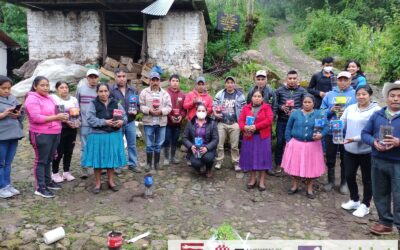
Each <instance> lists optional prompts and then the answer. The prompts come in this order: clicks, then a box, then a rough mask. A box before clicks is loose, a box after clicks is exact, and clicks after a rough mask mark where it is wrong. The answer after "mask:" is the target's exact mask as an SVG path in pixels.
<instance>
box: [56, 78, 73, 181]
mask: <svg viewBox="0 0 400 250" xmlns="http://www.w3.org/2000/svg"><path fill="white" fill-rule="evenodd" d="M56 90H57V95H51V96H52V97H53V98H54V100H55V101H56V103H57V105H58V110H59V111H60V110H64V111H65V112H66V113H69V114H70V115H71V112H70V111H71V108H79V104H78V100H77V99H76V98H75V97H73V96H71V95H70V94H69V85H68V83H66V82H61V81H59V82H57V83H56ZM78 115H79V114H78ZM61 125H62V130H61V139H60V144H58V147H57V157H56V158H55V159H53V164H52V168H53V174H52V176H51V178H52V179H53V181H54V182H63V181H64V180H67V181H73V180H75V177H74V176H72V174H71V173H70V166H71V159H72V152H73V151H74V146H75V139H76V134H77V130H78V128H79V126H80V122H79V121H78V120H76V122H72V121H66V122H62V124H61ZM61 159H63V170H64V172H63V174H62V176H61V175H60V174H59V172H58V170H59V166H60V162H61Z"/></svg>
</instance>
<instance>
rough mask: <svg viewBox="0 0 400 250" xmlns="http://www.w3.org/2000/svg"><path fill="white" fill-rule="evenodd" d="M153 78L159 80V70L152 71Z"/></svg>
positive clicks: (151, 76)
mask: <svg viewBox="0 0 400 250" xmlns="http://www.w3.org/2000/svg"><path fill="white" fill-rule="evenodd" d="M153 78H157V79H158V80H160V74H158V73H157V72H154V71H153V72H151V73H150V79H153Z"/></svg>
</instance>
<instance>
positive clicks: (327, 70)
mask: <svg viewBox="0 0 400 250" xmlns="http://www.w3.org/2000/svg"><path fill="white" fill-rule="evenodd" d="M332 69H333V67H332V66H326V67H324V71H325V72H326V73H329V72H331V71H332Z"/></svg>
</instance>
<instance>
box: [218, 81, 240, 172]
mask: <svg viewBox="0 0 400 250" xmlns="http://www.w3.org/2000/svg"><path fill="white" fill-rule="evenodd" d="M245 104H246V100H245V97H244V95H243V93H242V92H241V91H240V90H238V89H236V83H235V78H233V77H232V76H228V77H227V78H225V89H223V90H220V91H219V92H218V93H217V94H216V95H215V99H214V116H215V117H216V118H217V120H218V121H219V122H218V136H219V141H218V148H217V154H218V156H217V158H216V164H215V168H216V169H220V168H221V165H222V163H223V161H224V144H225V139H226V138H227V137H229V142H230V145H231V157H232V164H233V166H234V168H235V171H240V170H241V169H240V167H239V136H240V128H239V124H238V120H239V116H240V112H241V111H242V108H243V106H244V105H245Z"/></svg>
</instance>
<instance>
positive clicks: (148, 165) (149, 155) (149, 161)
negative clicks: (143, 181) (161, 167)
mask: <svg viewBox="0 0 400 250" xmlns="http://www.w3.org/2000/svg"><path fill="white" fill-rule="evenodd" d="M146 156H147V162H146V166H145V167H144V171H146V172H150V170H151V164H152V162H153V152H151V153H146Z"/></svg>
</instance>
